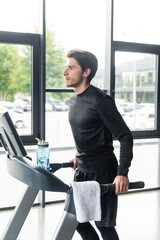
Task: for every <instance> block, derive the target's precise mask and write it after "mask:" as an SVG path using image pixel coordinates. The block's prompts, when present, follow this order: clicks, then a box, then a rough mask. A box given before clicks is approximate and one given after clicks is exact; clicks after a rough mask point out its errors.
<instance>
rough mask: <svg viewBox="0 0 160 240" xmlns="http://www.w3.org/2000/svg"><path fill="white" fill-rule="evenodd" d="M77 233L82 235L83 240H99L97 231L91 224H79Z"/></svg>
mask: <svg viewBox="0 0 160 240" xmlns="http://www.w3.org/2000/svg"><path fill="white" fill-rule="evenodd" d="M77 232H78V233H79V234H80V235H81V237H82V239H83V240H99V237H98V234H97V233H96V230H95V229H94V228H93V226H92V225H91V224H90V223H89V222H87V223H79V225H78V227H77Z"/></svg>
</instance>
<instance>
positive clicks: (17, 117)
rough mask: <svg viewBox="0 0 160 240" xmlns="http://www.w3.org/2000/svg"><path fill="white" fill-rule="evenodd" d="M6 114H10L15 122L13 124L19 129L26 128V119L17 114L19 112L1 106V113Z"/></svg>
mask: <svg viewBox="0 0 160 240" xmlns="http://www.w3.org/2000/svg"><path fill="white" fill-rule="evenodd" d="M4 112H8V113H9V115H10V117H11V119H12V121H13V124H14V126H15V127H16V128H17V129H20V128H24V127H25V122H24V118H23V114H22V113H17V112H14V111H13V110H10V109H7V108H5V107H3V106H0V113H4Z"/></svg>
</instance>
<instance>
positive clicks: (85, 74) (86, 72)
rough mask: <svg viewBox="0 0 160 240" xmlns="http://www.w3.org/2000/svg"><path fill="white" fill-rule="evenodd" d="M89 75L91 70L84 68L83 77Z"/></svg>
mask: <svg viewBox="0 0 160 240" xmlns="http://www.w3.org/2000/svg"><path fill="white" fill-rule="evenodd" d="M90 73H91V69H90V68H86V70H85V72H84V76H85V77H88V76H89V74H90Z"/></svg>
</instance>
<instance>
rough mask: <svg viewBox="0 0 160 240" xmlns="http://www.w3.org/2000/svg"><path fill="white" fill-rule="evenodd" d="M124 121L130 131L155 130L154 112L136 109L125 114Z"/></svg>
mask: <svg viewBox="0 0 160 240" xmlns="http://www.w3.org/2000/svg"><path fill="white" fill-rule="evenodd" d="M123 118H124V120H125V122H126V124H127V125H128V127H129V128H130V129H131V130H151V129H154V128H155V111H153V110H151V111H145V110H144V109H143V110H142V109H137V110H135V111H132V112H131V113H127V114H126V115H125V116H124V117H123Z"/></svg>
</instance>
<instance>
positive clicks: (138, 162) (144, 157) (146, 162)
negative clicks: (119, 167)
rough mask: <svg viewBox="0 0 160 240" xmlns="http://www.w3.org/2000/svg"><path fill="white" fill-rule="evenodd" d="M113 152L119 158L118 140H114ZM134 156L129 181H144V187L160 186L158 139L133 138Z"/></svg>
mask: <svg viewBox="0 0 160 240" xmlns="http://www.w3.org/2000/svg"><path fill="white" fill-rule="evenodd" d="M114 147H115V154H116V156H117V158H119V142H117V141H115V142H114ZM133 154H134V157H133V161H132V163H131V167H130V170H129V180H130V181H131V182H135V181H144V183H145V188H146V189H147V188H148V189H149V188H155V187H160V186H159V183H160V181H159V180H160V178H159V140H158V139H141V140H134V152H133Z"/></svg>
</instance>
